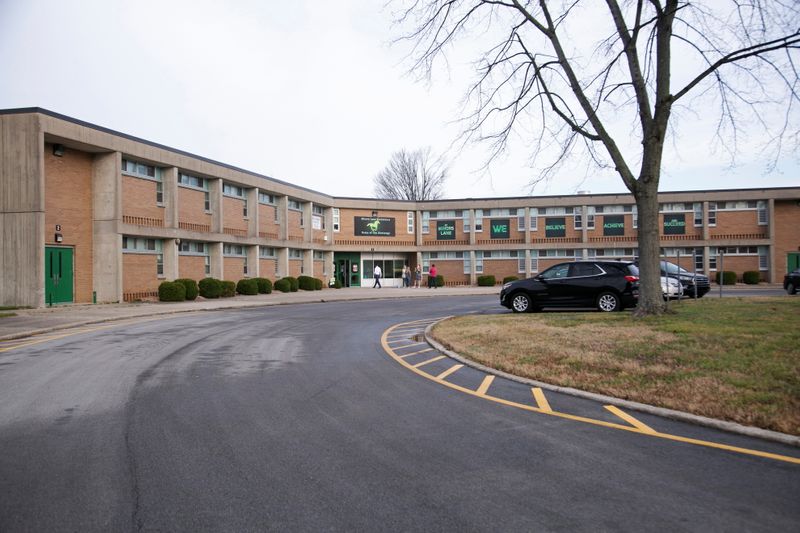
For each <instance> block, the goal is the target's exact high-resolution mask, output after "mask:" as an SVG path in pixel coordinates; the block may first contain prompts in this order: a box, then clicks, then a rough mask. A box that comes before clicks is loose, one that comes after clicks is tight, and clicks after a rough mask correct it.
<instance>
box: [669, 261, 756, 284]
mask: <svg viewBox="0 0 800 533" xmlns="http://www.w3.org/2000/svg"><path fill="white" fill-rule="evenodd" d="M667 261H670V262H672V263H674V262H675V258H674V257H673V258H671V259H669V258H668V259H667ZM723 263H724V264H723V265H722V266H723V267H724V270H725V271H728V272H736V279H737V281H742V274H743V273H744V272H746V271H748V270H754V271H756V272H758V256H757V255H739V256H737V255H726V256H725V257H724V261H723ZM681 266H682V267H683V268H685V269H686V270H688V271H690V272H691V270H692V269H691V262H689V261H687V262H686V264H684V262H683V261H681ZM720 270H723V268H720V264H719V259H717V270H716V271H712V272H711V279H712V280H715V279H717V272H719V271H720ZM767 274H768V272H761V277H762V279H763V278H766V275H767Z"/></svg>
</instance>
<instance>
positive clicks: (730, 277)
mask: <svg viewBox="0 0 800 533" xmlns="http://www.w3.org/2000/svg"><path fill="white" fill-rule="evenodd" d="M720 275H722V281H723V285H736V272H731V271H730V270H726V271H724V272H717V284H719V277H720Z"/></svg>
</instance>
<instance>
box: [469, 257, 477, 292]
mask: <svg viewBox="0 0 800 533" xmlns="http://www.w3.org/2000/svg"><path fill="white" fill-rule="evenodd" d="M468 253H469V265H470V267H469V284H470V285H477V284H478V273H477V272H476V265H475V250H470V251H469V252H468Z"/></svg>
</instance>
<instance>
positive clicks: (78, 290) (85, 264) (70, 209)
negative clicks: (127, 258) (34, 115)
mask: <svg viewBox="0 0 800 533" xmlns="http://www.w3.org/2000/svg"><path fill="white" fill-rule="evenodd" d="M92 161H93V157H92V155H91V154H88V153H85V152H79V151H76V150H71V149H70V150H66V151H65V152H64V155H63V156H62V157H56V156H54V155H53V147H52V145H51V144H46V145H45V149H44V173H45V189H44V190H45V214H44V220H45V235H44V238H45V244H46V245H53V244H55V240H54V239H55V233H56V231H55V226H56V224H60V225H61V232H60V233H61V235H62V236H63V239H64V241H63V242H61V243H59V245H60V246H71V247H73V248H74V256H73V260H74V262H75V264H74V287H73V290H74V301H75V302H91V301H92V290H93V281H92V277H93V262H92V261H93V251H92V243H93V237H92V231H93V228H92V225H93V224H92V218H93V217H92Z"/></svg>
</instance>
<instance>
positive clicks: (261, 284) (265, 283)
mask: <svg viewBox="0 0 800 533" xmlns="http://www.w3.org/2000/svg"><path fill="white" fill-rule="evenodd" d="M253 279H254V280H256V283H257V284H258V292H259V294H270V293H271V292H272V282H271V281H270V280H268V279H267V278H253Z"/></svg>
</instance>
